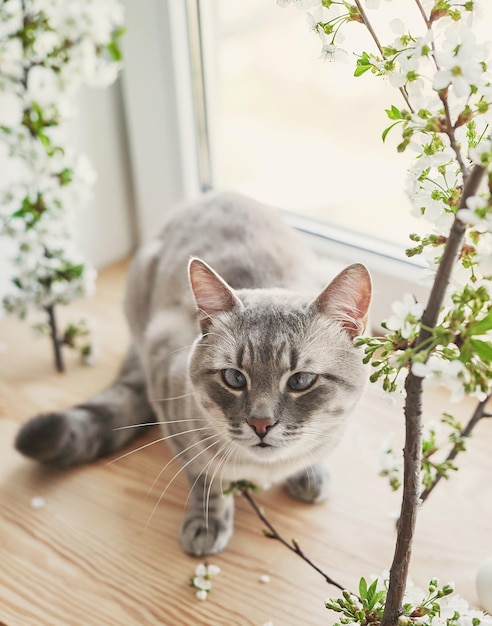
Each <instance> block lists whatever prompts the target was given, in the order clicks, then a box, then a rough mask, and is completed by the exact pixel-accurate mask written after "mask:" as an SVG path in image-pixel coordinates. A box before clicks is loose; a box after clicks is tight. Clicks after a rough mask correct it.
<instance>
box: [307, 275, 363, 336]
mask: <svg viewBox="0 0 492 626" xmlns="http://www.w3.org/2000/svg"><path fill="white" fill-rule="evenodd" d="M371 295H372V283H371V277H370V275H369V272H368V271H367V269H366V268H365V267H364V265H361V264H360V263H354V265H349V267H346V268H345V269H344V270H343V271H342V272H340V274H338V276H337V277H336V278H334V279H333V280H332V282H331V283H330V284H329V285H328V286H327V287H325V289H323V291H322V292H321V293H320V294H319V296H318V297H317V298H316V300H315V301H314V302H313V303H312V305H311V306H314V307H315V308H316V309H317V310H318V311H319V312H321V313H324V314H326V315H328V316H329V317H331V318H333V319H336V320H337V321H338V322H340V323H341V325H342V327H343V328H344V329H345V330H346V331H347V333H348V334H349V335H350V337H352V338H354V337H357V336H358V335H362V333H363V332H364V330H365V329H366V325H367V316H368V311H369V305H370V303H371Z"/></svg>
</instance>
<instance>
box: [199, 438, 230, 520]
mask: <svg viewBox="0 0 492 626" xmlns="http://www.w3.org/2000/svg"><path fill="white" fill-rule="evenodd" d="M228 446H231V444H230V442H229V441H226V442H225V444H224V445H223V446H222V447H221V448H220V450H219V451H218V452H217V454H216V455H215V456H214V459H216V458H217V456H218V455H219V454H220V453H221V452H222V450H223V449H224V448H227V447H228ZM227 456H228V453H226V454H225V456H223V457H222V458H220V459H219V461H218V463H217V466H216V468H215V470H214V473H213V474H212V478H211V479H210V482H209V485H208V490H207V498H206V506H205V524H206V527H207V528H208V512H209V507H210V492H211V490H212V485H213V482H214V480H215V477H216V476H217V473H218V471H219V469H222V468H223V466H224V463H225V462H226V459H227ZM206 482H207V480H206V477H205V485H206Z"/></svg>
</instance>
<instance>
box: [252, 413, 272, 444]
mask: <svg viewBox="0 0 492 626" xmlns="http://www.w3.org/2000/svg"><path fill="white" fill-rule="evenodd" d="M247 422H248V424H249V425H250V426H251V428H252V429H253V430H254V431H255V433H256V434H257V435H258V437H259V438H260V439H263V438H264V437H265V436H266V434H267V433H268V431H269V430H270V428H273V427H274V426H275V424H276V423H277V422H276V421H275V420H273V419H271V418H270V417H250V418H249V419H248V420H247Z"/></svg>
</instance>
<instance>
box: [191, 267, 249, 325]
mask: <svg viewBox="0 0 492 626" xmlns="http://www.w3.org/2000/svg"><path fill="white" fill-rule="evenodd" d="M188 273H189V277H190V284H191V289H192V291H193V295H194V297H195V302H196V305H197V307H198V321H199V322H200V327H201V329H202V332H204V333H205V332H207V330H208V328H209V326H210V323H211V319H212V318H213V317H214V316H215V315H218V314H219V313H225V312H228V311H231V310H232V309H233V308H234V307H237V306H239V307H241V306H242V304H241V301H240V300H239V298H238V297H237V296H236V294H235V293H234V291H233V289H232V288H231V287H229V285H228V284H227V283H226V282H225V280H223V279H222V278H221V277H220V276H219V275H218V274H217V273H216V272H215V271H214V270H213V269H212V268H211V267H210V266H209V265H207V264H206V263H205V262H204V261H202V260H201V259H197V258H193V259H191V261H190V263H189V266H188Z"/></svg>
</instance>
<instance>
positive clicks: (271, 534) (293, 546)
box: [240, 488, 358, 597]
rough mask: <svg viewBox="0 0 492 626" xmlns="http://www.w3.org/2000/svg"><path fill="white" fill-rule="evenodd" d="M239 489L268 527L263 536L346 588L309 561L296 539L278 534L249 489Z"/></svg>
mask: <svg viewBox="0 0 492 626" xmlns="http://www.w3.org/2000/svg"><path fill="white" fill-rule="evenodd" d="M240 491H241V493H242V494H243V496H244V497H245V498H246V500H247V501H248V502H249V504H250V505H251V507H252V508H253V510H254V512H255V513H256V515H257V516H258V517H259V518H260V520H261V521H262V522H263V523H264V524H265V526H266V527H267V528H268V531H264V533H265V537H268V538H269V539H276V540H277V541H280V543H281V544H282V545H284V546H285V547H286V548H288V549H289V550H290V551H291V552H294V554H297V556H299V557H301V559H302V560H303V561H305V562H306V563H307V564H308V565H310V566H311V567H312V568H313V569H315V570H316V571H317V572H318V573H319V574H321V576H323V578H324V579H325V580H326V582H327V583H328V584H329V585H333V586H334V587H338V589H341V590H342V591H345V590H346V589H347V588H346V587H344V586H343V585H340V584H339V583H337V582H336V581H335V580H333V578H331V577H330V576H328V574H325V572H323V570H322V569H321V568H320V567H318V566H317V565H315V564H314V563H313V562H312V561H311V559H310V558H308V557H307V556H306V555H305V554H304V552H303V551H302V550H301V548H300V546H299V544H298V543H297V541H296V540H295V539H292V541H291V542H290V543H289V542H288V541H287V540H286V539H284V538H283V537H282V536H281V535H279V534H278V532H277V531H276V530H275V528H274V527H273V525H272V523H271V522H270V521H269V520H268V519H267V518H266V516H265V514H264V513H263V511H262V510H261V508H260V507H259V506H258V505H257V504H256V502H255V500H254V499H253V496H252V495H251V492H250V491H249V489H247V488H242V489H241V490H240ZM352 595H356V594H352ZM356 597H358V596H356Z"/></svg>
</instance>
